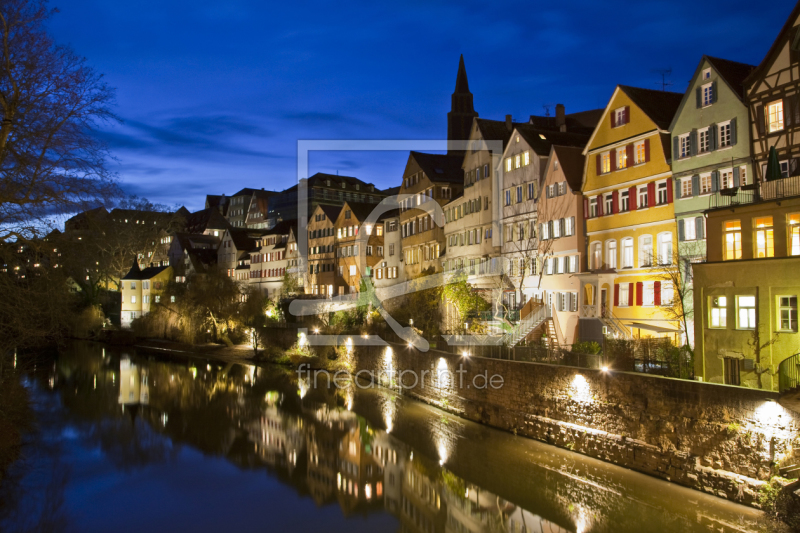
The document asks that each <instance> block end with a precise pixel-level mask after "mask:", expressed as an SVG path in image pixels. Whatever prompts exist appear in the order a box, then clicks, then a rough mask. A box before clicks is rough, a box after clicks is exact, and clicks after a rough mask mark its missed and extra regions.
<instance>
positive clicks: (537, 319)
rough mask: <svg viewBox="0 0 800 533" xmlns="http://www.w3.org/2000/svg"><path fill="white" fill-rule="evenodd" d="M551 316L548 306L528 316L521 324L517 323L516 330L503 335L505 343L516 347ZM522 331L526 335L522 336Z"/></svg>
mask: <svg viewBox="0 0 800 533" xmlns="http://www.w3.org/2000/svg"><path fill="white" fill-rule="evenodd" d="M550 314H551V313H550V308H549V307H547V306H546V305H543V306H542V307H540V308H539V309H538V310H537V311H536V312H534V313H530V314H528V316H527V317H525V319H524V320H520V321H519V323H517V325H516V327H515V328H514V329H512V330H511V331H510V332H508V333H506V334H505V335H503V343H504V344H507V345H509V346H514V345H515V344H516V343H517V342H519V341H520V340H522V336H524V335H527V333H529V332H530V331H532V330H533V329H534V328H535V327H536V326H537V325H538V324H541V323H542V322H543V321H544V320H546V319H548V318H550ZM522 331H525V333H524V334H520V332H522Z"/></svg>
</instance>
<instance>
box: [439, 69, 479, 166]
mask: <svg viewBox="0 0 800 533" xmlns="http://www.w3.org/2000/svg"><path fill="white" fill-rule="evenodd" d="M477 116H478V113H476V112H475V108H474V107H473V106H472V93H471V92H469V82H468V81H467V68H466V67H465V66H464V55H463V54H462V55H461V58H460V59H459V60H458V74H456V88H455V91H453V95H452V96H451V97H450V112H449V113H447V140H448V141H466V140H467V139H469V133H470V130H471V129H472V119H473V118H475V117H477ZM457 152H463V150H453V149H448V153H457Z"/></svg>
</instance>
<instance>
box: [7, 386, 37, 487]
mask: <svg viewBox="0 0 800 533" xmlns="http://www.w3.org/2000/svg"><path fill="white" fill-rule="evenodd" d="M32 423H33V419H32V412H31V407H30V401H29V398H28V392H27V390H25V387H23V386H22V384H21V383H20V382H19V380H18V379H17V376H16V375H14V374H13V373H12V372H7V373H6V375H4V376H0V483H1V482H2V481H3V479H4V477H5V473H6V469H7V468H8V467H9V466H10V465H11V464H12V463H13V462H14V461H16V460H17V458H19V454H20V450H21V448H22V436H23V434H24V433H25V432H26V431H27V430H28V429H30V427H31V424H32Z"/></svg>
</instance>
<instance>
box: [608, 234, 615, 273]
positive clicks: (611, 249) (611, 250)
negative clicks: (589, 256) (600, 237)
mask: <svg viewBox="0 0 800 533" xmlns="http://www.w3.org/2000/svg"><path fill="white" fill-rule="evenodd" d="M606 266H607V267H608V268H617V241H615V240H610V241H607V242H606Z"/></svg>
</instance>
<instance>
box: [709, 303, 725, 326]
mask: <svg viewBox="0 0 800 533" xmlns="http://www.w3.org/2000/svg"><path fill="white" fill-rule="evenodd" d="M710 307H711V327H712V328H725V327H727V325H728V299H727V298H726V297H725V296H712V297H711V306H710Z"/></svg>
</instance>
